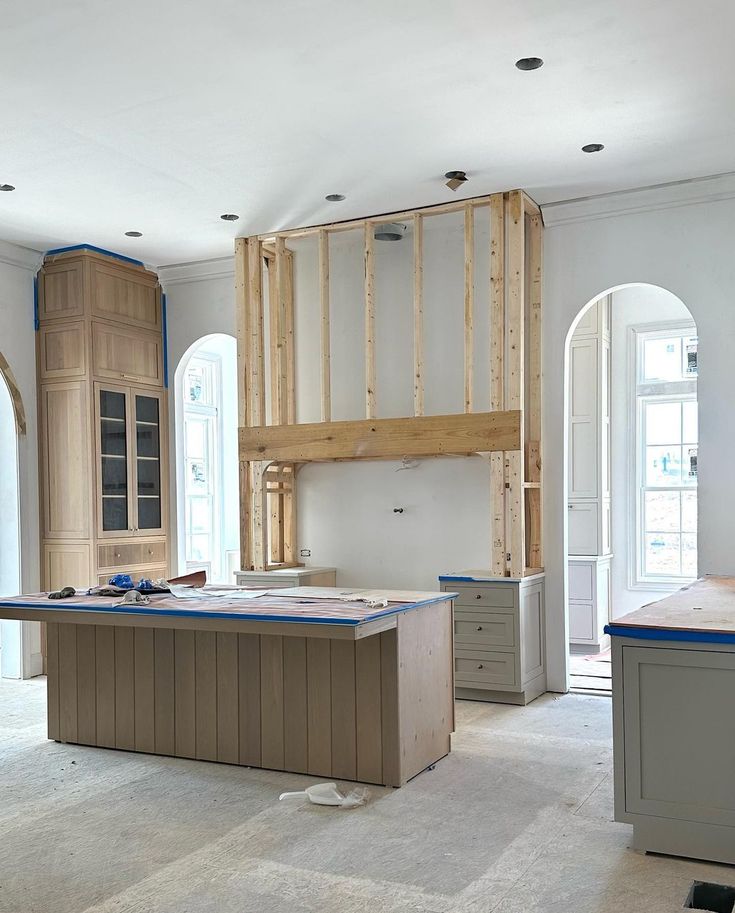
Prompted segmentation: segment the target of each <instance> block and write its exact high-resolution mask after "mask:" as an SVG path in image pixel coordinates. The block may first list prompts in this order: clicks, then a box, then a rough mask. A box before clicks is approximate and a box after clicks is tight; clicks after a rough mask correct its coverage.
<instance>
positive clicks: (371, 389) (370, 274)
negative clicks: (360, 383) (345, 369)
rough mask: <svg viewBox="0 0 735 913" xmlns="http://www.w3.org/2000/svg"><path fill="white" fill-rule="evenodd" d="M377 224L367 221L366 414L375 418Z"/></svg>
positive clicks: (367, 416)
mask: <svg viewBox="0 0 735 913" xmlns="http://www.w3.org/2000/svg"><path fill="white" fill-rule="evenodd" d="M374 229H375V226H374V225H373V223H372V222H366V223H365V416H366V418H375V234H374Z"/></svg>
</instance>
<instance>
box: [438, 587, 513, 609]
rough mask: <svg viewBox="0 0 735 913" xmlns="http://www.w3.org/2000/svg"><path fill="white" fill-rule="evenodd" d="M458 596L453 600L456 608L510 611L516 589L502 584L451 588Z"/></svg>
mask: <svg viewBox="0 0 735 913" xmlns="http://www.w3.org/2000/svg"><path fill="white" fill-rule="evenodd" d="M452 590H453V591H454V592H455V593H459V596H458V597H457V598H456V599H455V600H454V604H455V605H457V606H468V607H469V606H475V607H476V606H483V607H484V606H488V607H490V608H493V609H506V610H512V609H513V607H514V605H515V594H516V588H515V587H513V586H508V585H507V584H503V583H499V584H498V583H496V584H493V583H483V584H477V585H476V586H472V585H471V584H459V585H458V586H452Z"/></svg>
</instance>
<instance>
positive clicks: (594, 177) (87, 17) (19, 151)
mask: <svg viewBox="0 0 735 913" xmlns="http://www.w3.org/2000/svg"><path fill="white" fill-rule="evenodd" d="M1 9H2V28H1V29H0V86H2V99H3V117H2V130H1V131H0V183H4V182H5V183H10V184H14V185H15V186H16V188H17V189H16V191H15V192H13V193H0V238H2V239H5V240H7V241H11V242H15V243H18V244H22V245H26V246H29V247H33V248H37V249H40V250H44V249H48V248H50V247H58V246H61V245H67V244H76V243H80V242H82V241H86V242H89V243H92V244H96V245H98V246H101V247H106V248H110V249H114V250H117V251H120V252H122V253H126V254H128V255H130V256H135V257H139V258H141V259H143V260H145V261H146V262H148V263H151V264H154V265H164V264H169V263H177V262H185V261H189V260H198V259H204V258H209V257H219V256H225V255H227V254H229V253H231V251H232V239H233V238H234V237H236V236H237V235H246V234H249V233H252V232H264V231H270V230H272V229H276V228H283V227H293V226H297V225H304V224H314V223H318V222H324V221H337V220H339V219H343V218H351V217H358V216H363V215H367V214H373V213H380V212H386V211H390V210H396V209H402V208H407V207H412V206H415V205H426V204H431V203H437V202H441V201H443V200H447V199H450V198H453V194H452V192H451V191H450V190H448V189H447V188H446V187H445V186H444V181H443V180H442V175H443V173H444V172H445V171H447V170H449V169H456V168H459V169H464V170H466V171H467V172H468V174H469V175H470V177H471V180H470V182H469V184H467V185H465V188H462V189H461V190H460V191H459V194H460V195H462V196H475V195H479V194H484V193H489V192H492V191H496V190H506V189H510V188H513V187H524V188H526V189H527V190H528V191H529V192H530V194H531V195H532V196H533V197H534V198H535V199H536V200H538V201H539V202H549V201H554V200H560V199H568V198H572V197H578V196H585V195H589V194H597V193H604V192H607V191H611V190H616V189H622V188H630V187H637V186H645V185H648V184H653V183H660V182H665V181H672V180H681V179H685V178H691V177H697V176H701V175H706V174H716V173H720V172H726V171H730V170H733V167H734V164H735V159H734V157H733V140H734V139H735V55H734V54H733V53H732V49H731V40H732V35H733V33H734V27H735V3H733V2H732V0H708V2H707V3H704V4H702V3H692V2H691V0H614V2H612V3H611V2H609V0H551V2H550V0H515V2H509V0H453V2H449V0H371V2H365V0H280V2H278V3H262V2H255V0H208V2H205V0H155V2H152V3H151V2H150V0H149V2H145V3H144V2H141V0H125V2H120V0H66V2H64V3H59V2H58V0H56V2H54V0H8V2H5V3H3V4H2V7H1ZM522 56H540V57H543V58H544V60H545V61H546V63H545V66H544V67H543V68H542V69H541V70H538V71H535V72H531V73H522V72H519V71H518V70H517V69H516V68H515V67H514V62H515V60H516V59H517V58H518V57H522ZM588 142H602V143H604V144H605V146H606V148H605V150H604V151H603V152H602V153H599V154H596V155H585V154H583V153H582V152H580V147H581V146H582V145H583V144H584V143H588ZM330 192H341V193H345V194H346V195H347V200H346V201H345V202H343V203H337V204H335V203H332V204H329V203H326V202H324V196H325V194H327V193H330ZM223 212H235V213H239V214H240V216H241V218H240V221H239V222H234V223H232V222H230V223H227V222H222V221H221V220H220V219H219V215H220V214H221V213H223ZM128 229H138V230H140V231H142V232H143V237H142V238H139V239H137V240H132V239H129V238H125V237H124V235H123V233H124V232H125V231H126V230H128Z"/></svg>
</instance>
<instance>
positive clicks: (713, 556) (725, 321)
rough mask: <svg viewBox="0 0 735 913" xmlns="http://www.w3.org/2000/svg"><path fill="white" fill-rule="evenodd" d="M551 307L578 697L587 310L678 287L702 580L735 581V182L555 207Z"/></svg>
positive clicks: (549, 336)
mask: <svg viewBox="0 0 735 913" xmlns="http://www.w3.org/2000/svg"><path fill="white" fill-rule="evenodd" d="M544 218H545V222H546V226H547V230H546V235H545V257H544V261H545V303H544V337H543V350H544V351H543V370H544V379H545V380H544V453H545V477H544V478H545V488H544V540H545V552H546V554H545V559H546V574H547V576H546V601H547V662H548V671H549V686H550V687H551V688H553V689H554V690H559V691H563V690H565V689H566V687H567V675H566V671H567V659H566V652H567V647H566V644H567V639H568V625H567V615H566V611H565V601H566V584H565V573H564V551H565V542H566V535H567V530H566V513H567V512H566V510H565V509H564V507H565V503H566V485H567V481H566V478H565V475H564V469H563V466H564V447H565V446H566V445H565V427H564V425H565V422H564V416H565V408H564V404H565V401H566V378H565V376H564V371H565V363H564V354H565V343H566V341H567V336H568V333H569V331H570V328H571V327H572V325H573V323H574V321H575V319H576V317H577V314H578V313H579V311H580V309H581V308H582V307H584V306H585V304H587V302H589V301H590V300H592V299H594V298H596V297H598V296H600V295H601V294H602V293H604V292H607V291H608V290H610V289H614V288H615V287H617V286H620V285H624V284H627V283H640V282H643V283H650V284H652V285H656V286H659V287H661V288H664V289H668V290H669V291H670V292H672V293H673V294H674V295H676V296H677V297H678V298H679V299H680V300H681V301H683V302H684V304H685V305H687V307H688V308H689V310H690V311H691V314H692V316H693V318H694V320H695V322H696V324H697V332H698V336H699V378H698V397H699V435H700V447H699V458H698V468H699V479H698V484H699V539H698V545H699V572H700V573H704V574H717V573H719V574H735V550H734V549H733V548H732V529H733V525H732V518H733V516H734V515H735V476H734V475H733V473H732V468H731V458H732V453H733V450H734V448H735V422H733V421H731V411H732V405H731V402H732V392H731V391H732V373H733V352H735V257H733V253H732V252H733V250H734V249H735V177H734V176H726V177H722V178H715V179H708V180H705V181H699V182H692V183H688V184H683V185H675V186H672V187H663V188H652V189H649V190H645V191H637V192H631V193H628V194H614V195H610V196H608V197H603V198H599V199H597V200H594V199H592V200H581V201H578V202H576V203H567V204H558V205H555V206H547V207H545V209H544Z"/></svg>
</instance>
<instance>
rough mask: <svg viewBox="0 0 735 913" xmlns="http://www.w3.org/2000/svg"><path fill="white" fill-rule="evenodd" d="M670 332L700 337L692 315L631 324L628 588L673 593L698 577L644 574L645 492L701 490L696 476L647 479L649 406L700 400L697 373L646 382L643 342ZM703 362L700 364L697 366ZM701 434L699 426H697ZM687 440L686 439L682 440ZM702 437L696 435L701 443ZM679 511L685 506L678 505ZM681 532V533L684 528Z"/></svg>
mask: <svg viewBox="0 0 735 913" xmlns="http://www.w3.org/2000/svg"><path fill="white" fill-rule="evenodd" d="M669 336H681V337H685V336H697V328H696V325H695V324H694V322H693V321H691V320H671V321H665V322H660V323H649V324H639V325H637V326H633V327H631V328H630V338H629V347H628V351H629V389H630V426H629V427H630V431H631V434H630V439H629V452H630V448H631V447H632V450H633V453H632V456H633V459H631V460H630V466H631V471H630V494H631V503H630V508H631V509H630V514H629V515H630V523H631V525H632V528H631V529H630V535H629V537H628V540H629V548H630V554H629V561H628V568H629V588H630V589H633V590H654V591H657V590H660V591H664V592H672V591H674V590H677V589H679V588H681V587H682V586H684V585H686V584H687V583H691V582H692V581H693V580H695V579H696V576H695V577H688V576H678V575H664V574H646V573H645V536H646V530H645V528H644V525H645V513H644V511H645V496H646V492H647V491H651V490H655V491H661V492H665V491H676V492H681V491H688V492H694V493H695V494H696V493H697V489H698V480H697V483H696V484H694V485H688V486H684V485H679V486H650V487H646V486H645V484H644V481H645V454H646V437H645V432H646V429H645V411H646V410H645V406H646V405H647V404H650V403H665V402H677V403H683V402H687V401H688V402H692V401H693V402H697V377H698V374H697V375H693V376H692V377H691V378H689V379H683V380H678V381H645V380H644V379H643V370H644V358H643V355H644V345H645V342H646V341H648V340H650V339H656V338H659V339H660V338H666V337H669ZM697 367H699V366H697ZM697 438H699V428H698V427H697ZM682 443H683V442H682ZM698 446H699V440H697V447H698ZM680 510H681V508H680ZM679 534H680V535H683V533H682V531H681V529H680V530H679Z"/></svg>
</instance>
